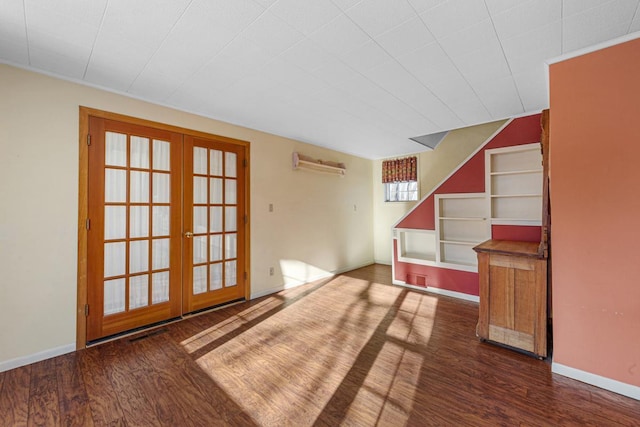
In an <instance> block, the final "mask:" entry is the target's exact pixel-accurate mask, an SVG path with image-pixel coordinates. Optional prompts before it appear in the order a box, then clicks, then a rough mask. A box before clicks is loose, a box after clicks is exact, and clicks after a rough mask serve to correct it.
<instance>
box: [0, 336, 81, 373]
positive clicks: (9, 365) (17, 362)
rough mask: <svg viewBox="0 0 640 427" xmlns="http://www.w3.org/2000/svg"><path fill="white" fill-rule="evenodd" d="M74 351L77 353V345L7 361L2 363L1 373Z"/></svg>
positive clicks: (0, 366) (0, 365)
mask: <svg viewBox="0 0 640 427" xmlns="http://www.w3.org/2000/svg"><path fill="white" fill-rule="evenodd" d="M74 351H76V344H75V343H73V344H67V345H63V346H60V347H55V348H51V349H48V350H44V351H40V352H38V353H34V354H29V355H27V356H22V357H16V358H15V359H9V360H5V361H4V362H0V372H4V371H9V370H11V369H15V368H19V367H21V366H25V365H29V364H30V363H36V362H40V361H41V360H45V359H51V358H52V357H56V356H61V355H63V354H67V353H72V352H74Z"/></svg>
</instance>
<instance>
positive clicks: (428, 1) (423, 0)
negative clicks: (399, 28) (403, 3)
mask: <svg viewBox="0 0 640 427" xmlns="http://www.w3.org/2000/svg"><path fill="white" fill-rule="evenodd" d="M446 1H448V0H409V3H410V4H411V6H413V8H414V9H415V10H416V12H418V13H422V12H425V11H427V10H429V9H432V8H434V7H436V6H438V5H440V4H442V3H444V2H446Z"/></svg>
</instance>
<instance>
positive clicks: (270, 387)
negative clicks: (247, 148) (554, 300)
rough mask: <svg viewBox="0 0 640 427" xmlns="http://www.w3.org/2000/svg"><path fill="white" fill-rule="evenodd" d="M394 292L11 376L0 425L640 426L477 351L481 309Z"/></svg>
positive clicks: (238, 318)
mask: <svg viewBox="0 0 640 427" xmlns="http://www.w3.org/2000/svg"><path fill="white" fill-rule="evenodd" d="M390 283H391V271H390V267H387V266H380V265H374V266H370V267H366V268H362V269H359V270H355V271H352V272H349V273H345V274H343V275H340V276H337V277H335V278H333V279H330V280H325V281H320V282H314V283H311V284H308V285H305V286H301V287H298V288H295V289H291V290H287V291H283V292H280V293H279V294H275V295H270V296H267V297H263V298H260V299H257V300H255V301H251V302H246V303H241V304H237V305H234V306H231V307H227V308H224V309H221V310H218V311H213V312H209V313H206V314H202V315H199V316H195V317H191V318H189V319H186V320H184V321H181V322H178V323H174V324H170V325H167V326H164V327H162V328H160V329H157V330H155V331H154V333H152V334H149V333H148V332H147V333H141V334H138V335H136V336H133V337H127V338H122V339H120V340H117V341H112V342H109V343H105V344H102V345H99V346H95V347H92V348H89V349H87V350H83V351H80V352H76V353H72V354H68V355H64V356H60V357H57V358H55V359H50V360H46V361H43V362H39V363H35V364H33V365H30V366H25V367H22V368H18V369H14V370H12V371H7V372H3V373H0V424H2V425H4V426H22V425H45V426H57V425H64V426H91V425H97V426H103V425H109V426H156V425H158V426H159V425H166V426H217V425H221V426H223V425H234V426H296V427H299V426H338V425H350V426H374V425H376V426H377V425H380V426H383V425H384V426H402V425H411V426H429V425H453V426H465V425H470V426H480V425H489V426H494V425H505V426H513V425H526V426H545V425H549V426H560V425H581V426H582V425H594V426H615V425H623V426H632V425H636V426H638V425H640V402H638V401H637V400H633V399H630V398H626V397H623V396H620V395H617V394H615V393H611V392H608V391H604V390H601V389H599V388H596V387H593V386H589V385H586V384H583V383H580V382H578V381H574V380H571V379H568V378H565V377H562V376H559V375H555V374H552V373H551V372H550V366H549V364H548V363H547V362H544V361H539V360H537V359H535V358H532V357H528V356H526V355H523V354H520V353H516V352H514V351H511V350H507V349H503V348H500V347H496V346H494V345H491V344H487V343H480V342H479V341H478V339H477V338H476V336H475V326H476V322H477V317H478V307H477V305H476V304H473V303H468V302H464V301H459V300H454V299H451V298H447V297H439V296H436V295H433V294H429V293H423V292H417V291H412V290H408V289H404V288H400V287H395V286H391V285H389V284H390ZM146 335H148V336H146ZM145 336H146V337H145Z"/></svg>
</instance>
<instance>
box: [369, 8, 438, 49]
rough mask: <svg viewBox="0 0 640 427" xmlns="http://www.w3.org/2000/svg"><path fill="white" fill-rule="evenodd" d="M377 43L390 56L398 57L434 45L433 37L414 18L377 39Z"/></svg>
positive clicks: (419, 20) (420, 22)
mask: <svg viewBox="0 0 640 427" xmlns="http://www.w3.org/2000/svg"><path fill="white" fill-rule="evenodd" d="M376 41H377V42H378V43H379V44H380V46H382V47H383V48H384V49H385V50H386V51H387V52H389V54H390V55H392V56H394V57H396V58H397V57H398V56H400V55H403V54H405V53H408V52H412V51H414V50H416V49H418V48H420V47H422V46H424V45H426V44H429V43H433V41H434V38H433V35H431V33H430V32H429V30H427V27H426V26H425V25H424V23H423V22H422V20H421V19H420V18H417V17H416V18H413V19H410V20H409V21H407V22H404V23H402V24H400V25H398V26H397V27H395V28H392V29H391V30H389V31H387V32H386V33H382V34H380V35H379V36H377V37H376Z"/></svg>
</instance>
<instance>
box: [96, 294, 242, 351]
mask: <svg viewBox="0 0 640 427" xmlns="http://www.w3.org/2000/svg"><path fill="white" fill-rule="evenodd" d="M245 301H246V299H245V298H240V299H237V300H233V301H229V302H224V303H221V304H218V305H214V306H212V307H207V308H203V309H200V310H197V311H193V312H191V313H185V314H183V315H182V316H180V317H174V318H172V319H168V320H163V321H161V322H157V323H152V324H151V325H145V326H141V327H139V328H135V329H130V330H128V331H124V332H120V333H118V334H114V335H109V336H108V337H104V338H98V339H95V340H93V341H88V342H87V343H86V345H85V348H90V347H95V346H97V345H100V344H105V343H108V342H111V341H116V340H119V339H122V338H128V337H132V336H134V335H137V334H140V333H145V334H147V335H150V334H152V333H153V332H154V331H156V330H157V329H159V328H162V327H164V326H167V325H170V324H172V323H176V322H180V321H181V320H186V319H190V318H192V317H196V316H200V315H202V314H206V313H210V312H212V311H217V310H220V309H222V308H227V307H231V306H233V305H236V304H240V303H242V302H245ZM156 333H159V332H156ZM132 341H133V340H132Z"/></svg>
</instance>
